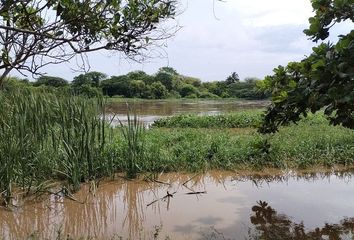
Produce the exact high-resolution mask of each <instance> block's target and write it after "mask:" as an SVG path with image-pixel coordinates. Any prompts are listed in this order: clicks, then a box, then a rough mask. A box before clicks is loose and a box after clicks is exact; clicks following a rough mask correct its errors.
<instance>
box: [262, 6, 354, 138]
mask: <svg viewBox="0 0 354 240" xmlns="http://www.w3.org/2000/svg"><path fill="white" fill-rule="evenodd" d="M312 6H313V8H314V10H315V12H316V15H315V16H314V17H312V18H310V19H309V22H310V27H309V29H306V30H305V31H304V32H305V33H306V34H307V35H308V36H310V37H311V38H312V39H313V41H318V40H324V39H326V38H327V37H328V36H329V30H330V28H331V27H332V26H333V25H334V24H336V23H337V22H341V21H345V20H348V21H353V20H354V12H353V10H354V1H352V0H347V1H346V0H313V1H312ZM274 73H275V74H274V75H273V76H269V77H267V78H266V80H265V83H263V84H262V85H263V87H265V88H268V90H269V91H271V92H272V100H273V104H272V106H271V107H270V108H269V109H268V112H267V114H266V116H265V121H264V125H263V126H262V128H261V129H260V130H261V131H262V132H275V131H276V130H277V129H278V127H279V126H280V125H282V124H286V123H288V122H296V121H298V120H299V119H300V117H301V115H304V116H306V115H307V112H308V111H311V112H316V111H319V110H320V109H322V108H324V113H325V114H326V115H327V116H328V118H329V119H330V122H331V123H332V124H335V125H337V124H342V125H343V126H345V127H348V128H354V30H352V31H351V32H350V33H348V34H346V35H341V36H339V40H338V42H337V43H336V44H333V43H321V44H320V45H319V46H317V47H315V48H313V53H312V54H311V55H310V56H309V57H307V58H305V59H303V60H302V61H301V62H298V63H289V64H288V66H287V67H281V66H280V67H278V68H277V69H275V70H274Z"/></svg>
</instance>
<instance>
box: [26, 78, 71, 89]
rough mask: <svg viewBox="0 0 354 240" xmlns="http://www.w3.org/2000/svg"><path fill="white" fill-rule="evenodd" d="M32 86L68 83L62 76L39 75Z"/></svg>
mask: <svg viewBox="0 0 354 240" xmlns="http://www.w3.org/2000/svg"><path fill="white" fill-rule="evenodd" d="M33 85H34V86H41V85H44V86H49V87H65V86H68V85H69V83H68V81H66V80H65V79H63V78H60V77H52V76H41V77H39V78H38V79H37V81H36V82H35V83H34V84H33Z"/></svg>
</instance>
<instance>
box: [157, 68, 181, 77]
mask: <svg viewBox="0 0 354 240" xmlns="http://www.w3.org/2000/svg"><path fill="white" fill-rule="evenodd" d="M162 72H163V73H169V74H172V75H175V76H178V75H179V74H178V72H177V71H176V69H174V68H172V67H162V68H160V69H159V73H162Z"/></svg>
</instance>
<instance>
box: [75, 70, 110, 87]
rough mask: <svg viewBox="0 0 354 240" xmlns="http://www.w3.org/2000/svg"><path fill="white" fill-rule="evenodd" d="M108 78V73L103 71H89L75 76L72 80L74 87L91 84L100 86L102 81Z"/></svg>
mask: <svg viewBox="0 0 354 240" xmlns="http://www.w3.org/2000/svg"><path fill="white" fill-rule="evenodd" d="M106 78H107V75H106V74H104V73H101V72H88V73H85V74H80V75H79V76H76V77H74V80H73V81H72V85H73V87H80V86H82V85H89V86H91V87H99V86H100V82H101V81H103V80H104V79H106Z"/></svg>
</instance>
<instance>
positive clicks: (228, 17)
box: [45, 0, 352, 81]
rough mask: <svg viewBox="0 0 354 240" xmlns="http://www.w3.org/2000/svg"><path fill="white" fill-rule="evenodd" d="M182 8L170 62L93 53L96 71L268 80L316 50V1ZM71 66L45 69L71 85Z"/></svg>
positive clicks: (185, 2) (193, 3)
mask: <svg viewBox="0 0 354 240" xmlns="http://www.w3.org/2000/svg"><path fill="white" fill-rule="evenodd" d="M213 5H214V6H213ZM179 8H180V9H181V10H183V13H182V14H181V15H179V16H178V17H177V21H178V24H179V25H181V27H182V28H181V29H180V30H179V31H178V32H177V34H176V36H175V37H173V38H172V39H169V40H168V41H167V42H166V48H165V49H164V51H165V54H164V55H165V57H164V58H156V59H149V60H148V61H147V62H144V63H143V64H137V63H133V62H127V61H126V60H124V58H123V57H119V55H111V54H107V52H100V53H93V54H90V55H88V56H89V62H90V65H91V69H90V70H94V71H100V72H104V73H106V74H108V75H121V74H125V73H127V72H129V71H134V70H144V71H146V72H147V73H150V74H152V73H155V72H156V71H157V70H158V68H159V67H162V66H170V67H173V68H175V69H176V70H177V71H178V72H179V73H180V74H183V75H188V76H194V77H198V78H200V79H201V80H202V81H213V80H223V79H225V78H226V77H227V76H228V75H229V74H230V73H231V72H237V73H238V74H239V75H240V77H241V79H243V78H245V77H258V78H263V77H264V76H265V75H268V74H271V73H272V69H273V68H275V67H277V66H278V65H286V64H287V63H288V62H289V61H298V60H301V59H302V58H303V57H304V56H305V55H308V54H309V53H310V52H311V48H312V46H313V43H312V42H311V41H309V40H308V39H307V37H306V36H305V35H304V34H303V29H304V28H306V27H307V26H308V18H309V17H310V16H312V15H313V13H312V8H311V4H310V0H267V1H265V0H248V1H245V0H225V2H213V0H182V1H181V5H180V7H179ZM351 27H352V26H351ZM342 28H345V30H347V29H349V27H348V26H340V29H339V30H338V32H340V31H341V30H343V29H342ZM345 32H347V31H345ZM333 35H336V33H334V34H333ZM337 35H338V34H337ZM160 51H161V50H160ZM70 66H73V63H71V65H70V64H62V65H54V66H53V65H51V66H50V67H47V68H46V69H45V71H46V72H47V73H48V74H49V75H54V76H61V77H63V78H66V79H67V80H69V81H70V80H72V78H73V77H74V76H76V75H78V74H79V73H78V72H74V71H72V70H71V69H70Z"/></svg>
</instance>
